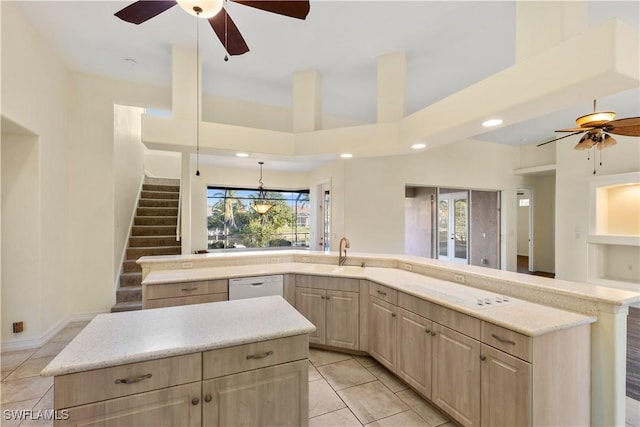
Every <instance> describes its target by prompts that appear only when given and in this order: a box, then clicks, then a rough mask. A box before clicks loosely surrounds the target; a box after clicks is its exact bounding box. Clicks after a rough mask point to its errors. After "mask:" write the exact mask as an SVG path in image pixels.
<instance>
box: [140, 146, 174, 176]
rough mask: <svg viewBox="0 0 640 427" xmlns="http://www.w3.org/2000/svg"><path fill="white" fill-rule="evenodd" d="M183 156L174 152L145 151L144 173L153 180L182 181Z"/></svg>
mask: <svg viewBox="0 0 640 427" xmlns="http://www.w3.org/2000/svg"><path fill="white" fill-rule="evenodd" d="M181 171H182V155H181V154H180V153H177V152H172V151H161V150H149V149H147V148H146V147H145V149H144V173H145V175H146V176H148V177H152V178H173V179H180V174H181Z"/></svg>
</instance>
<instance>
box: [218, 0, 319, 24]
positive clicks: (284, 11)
mask: <svg viewBox="0 0 640 427" xmlns="http://www.w3.org/2000/svg"><path fill="white" fill-rule="evenodd" d="M231 1H233V2H234V3H239V4H243V5H245V6H249V7H254V8H256V9H260V10H264V11H267V12H271V13H277V14H278V15H284V16H289V17H291V18H298V19H305V18H306V17H307V15H308V14H309V9H310V6H309V1H308V0H306V1H304V0H303V1H298V0H284V1H270V0H262V1H260V0H259V1H250V0H231Z"/></svg>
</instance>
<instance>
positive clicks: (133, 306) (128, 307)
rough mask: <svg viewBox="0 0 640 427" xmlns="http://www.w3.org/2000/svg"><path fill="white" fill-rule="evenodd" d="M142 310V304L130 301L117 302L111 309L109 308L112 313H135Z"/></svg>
mask: <svg viewBox="0 0 640 427" xmlns="http://www.w3.org/2000/svg"><path fill="white" fill-rule="evenodd" d="M135 310H142V302H137V301H130V302H119V303H117V304H116V305H114V306H113V307H111V312H112V313H120V312H123V311H135Z"/></svg>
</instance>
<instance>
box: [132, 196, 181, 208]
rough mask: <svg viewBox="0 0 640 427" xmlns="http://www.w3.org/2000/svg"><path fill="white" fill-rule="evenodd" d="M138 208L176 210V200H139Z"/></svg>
mask: <svg viewBox="0 0 640 427" xmlns="http://www.w3.org/2000/svg"><path fill="white" fill-rule="evenodd" d="M138 207H141V208H175V209H178V200H173V199H146V198H145V199H140V201H139V202H138Z"/></svg>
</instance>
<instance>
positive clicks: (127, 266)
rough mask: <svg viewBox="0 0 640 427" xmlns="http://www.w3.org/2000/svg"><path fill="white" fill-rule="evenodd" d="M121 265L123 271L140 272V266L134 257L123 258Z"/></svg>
mask: <svg viewBox="0 0 640 427" xmlns="http://www.w3.org/2000/svg"><path fill="white" fill-rule="evenodd" d="M122 265H123V266H124V268H123V270H122V271H123V273H142V267H140V265H139V264H138V263H137V262H136V260H135V259H125V260H124V262H123V263H122Z"/></svg>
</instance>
